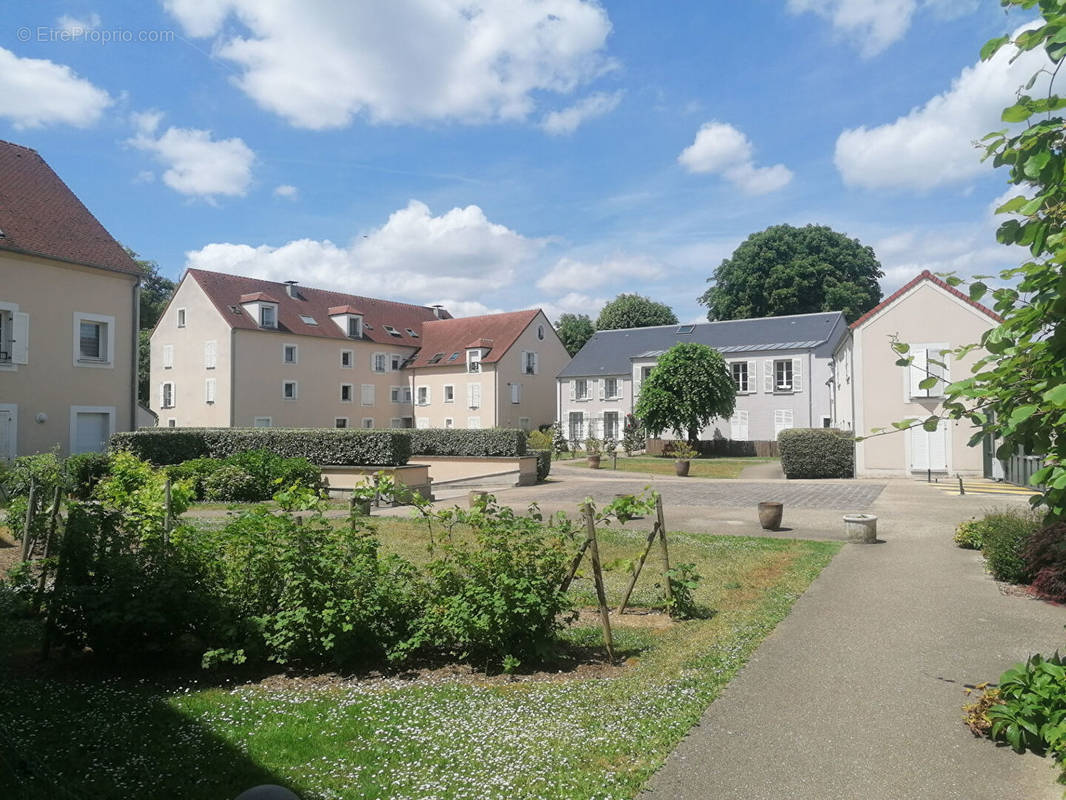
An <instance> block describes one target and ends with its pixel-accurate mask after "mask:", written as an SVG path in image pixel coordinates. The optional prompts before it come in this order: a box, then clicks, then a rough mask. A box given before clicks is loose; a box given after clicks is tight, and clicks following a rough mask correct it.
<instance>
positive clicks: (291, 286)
mask: <svg viewBox="0 0 1066 800" xmlns="http://www.w3.org/2000/svg"><path fill="white" fill-rule="evenodd" d="M298 283H299V281H285V293H286V294H288V295H289V297H291V298H293V299H294V300H302V299H303V298H302V297H300V292H299V290H298V289H297V288H296V284H298Z"/></svg>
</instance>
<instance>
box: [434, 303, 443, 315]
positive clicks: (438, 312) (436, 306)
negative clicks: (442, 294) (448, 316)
mask: <svg viewBox="0 0 1066 800" xmlns="http://www.w3.org/2000/svg"><path fill="white" fill-rule="evenodd" d="M443 311H444V306H442V305H441V304H440V303H434V305H433V316H435V317H436V318H437V319H444V314H443Z"/></svg>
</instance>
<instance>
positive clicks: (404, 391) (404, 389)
mask: <svg viewBox="0 0 1066 800" xmlns="http://www.w3.org/2000/svg"><path fill="white" fill-rule="evenodd" d="M389 402H390V403H398V404H401V405H410V403H411V387H410V386H390V387H389Z"/></svg>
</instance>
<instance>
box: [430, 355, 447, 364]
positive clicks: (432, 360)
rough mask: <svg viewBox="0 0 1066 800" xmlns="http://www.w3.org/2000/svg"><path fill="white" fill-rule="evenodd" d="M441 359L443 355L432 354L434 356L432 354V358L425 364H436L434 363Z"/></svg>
mask: <svg viewBox="0 0 1066 800" xmlns="http://www.w3.org/2000/svg"><path fill="white" fill-rule="evenodd" d="M442 358H444V353H434V354H433V358H431V359H430V360H429V361H427V362H426V363H427V364H436V363H437V362H438V361H440V360H441V359H442Z"/></svg>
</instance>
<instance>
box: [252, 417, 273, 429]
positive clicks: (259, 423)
mask: <svg viewBox="0 0 1066 800" xmlns="http://www.w3.org/2000/svg"><path fill="white" fill-rule="evenodd" d="M273 424H274V420H273V419H272V418H271V417H253V418H252V427H253V428H269V427H271V426H272V425H273Z"/></svg>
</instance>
